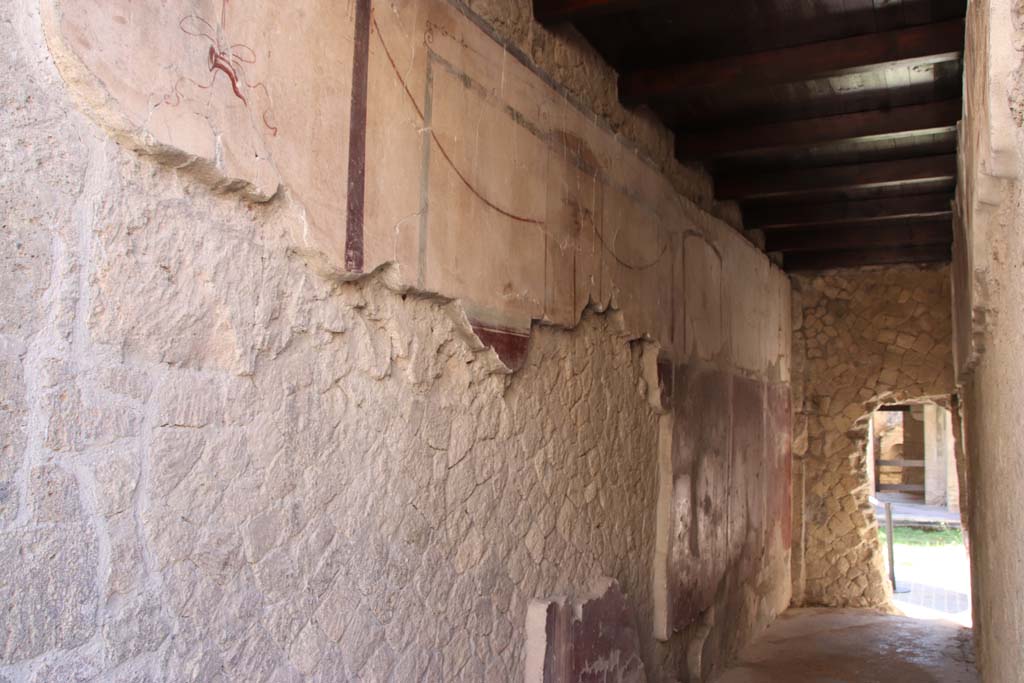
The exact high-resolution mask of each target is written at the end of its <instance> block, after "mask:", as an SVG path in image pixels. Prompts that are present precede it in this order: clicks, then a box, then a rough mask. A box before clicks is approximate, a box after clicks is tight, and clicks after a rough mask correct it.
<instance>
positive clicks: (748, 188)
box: [715, 154, 956, 199]
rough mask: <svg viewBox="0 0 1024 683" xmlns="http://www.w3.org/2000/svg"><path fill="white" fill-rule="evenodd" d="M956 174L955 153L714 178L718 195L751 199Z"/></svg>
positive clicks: (716, 194)
mask: <svg viewBox="0 0 1024 683" xmlns="http://www.w3.org/2000/svg"><path fill="white" fill-rule="evenodd" d="M955 177H956V155H954V154H940V155H935V156H927V157H917V158H914V159H900V160H898V161H878V162H874V163H868V164H850V165H845V166H824V167H821V168H802V169H797V170H779V171H774V172H770V171H769V172H759V173H756V174H742V175H730V176H724V177H722V178H720V179H718V178H716V180H715V197H716V198H718V199H755V198H759V197H780V196H787V195H800V194H805V193H813V192H820V191H826V190H850V189H854V188H870V187H886V186H892V185H903V186H906V185H913V184H915V183H921V182H932V181H936V180H949V179H952V178H955Z"/></svg>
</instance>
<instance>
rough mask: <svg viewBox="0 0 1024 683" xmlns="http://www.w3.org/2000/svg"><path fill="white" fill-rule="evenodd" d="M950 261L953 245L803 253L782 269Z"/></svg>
mask: <svg viewBox="0 0 1024 683" xmlns="http://www.w3.org/2000/svg"><path fill="white" fill-rule="evenodd" d="M949 260H950V245H948V244H934V245H924V246H913V247H881V248H871V249H844V250H838V251H800V252H794V253H792V254H786V255H785V256H784V257H783V261H782V267H783V269H785V270H787V271H806V270H827V269H829V268H857V267H861V266H882V265H896V264H899V263H948V262H949Z"/></svg>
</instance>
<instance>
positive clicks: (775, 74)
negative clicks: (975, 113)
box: [534, 0, 966, 270]
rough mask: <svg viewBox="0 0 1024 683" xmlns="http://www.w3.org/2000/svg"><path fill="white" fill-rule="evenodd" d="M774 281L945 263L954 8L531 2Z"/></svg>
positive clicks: (921, 0)
mask: <svg viewBox="0 0 1024 683" xmlns="http://www.w3.org/2000/svg"><path fill="white" fill-rule="evenodd" d="M534 12H535V15H536V17H537V19H538V20H539V21H541V22H543V23H545V24H548V25H554V24H558V23H561V22H571V23H572V24H574V25H575V27H576V28H577V29H578V30H579V31H580V32H581V33H582V34H583V35H584V36H585V37H586V38H587V39H588V40H589V41H590V42H591V43H592V44H593V45H594V46H595V47H596V48H597V50H598V51H600V53H601V54H602V55H603V56H604V58H605V59H606V60H607V61H608V62H609V63H610V64H611V65H612V66H614V67H615V68H616V69H617V70H618V72H619V75H620V76H619V97H620V99H621V101H622V102H623V103H624V104H625V105H627V106H638V105H646V106H648V107H650V108H651V109H652V110H653V111H654V112H655V113H656V114H657V115H658V116H659V117H660V119H661V120H662V121H663V122H664V123H665V124H666V125H667V126H668V127H669V128H670V129H672V130H673V131H674V132H675V135H676V155H677V157H678V158H679V159H680V160H681V161H686V162H692V161H699V162H701V163H703V164H705V165H706V167H707V168H708V170H709V171H710V172H711V174H712V176H713V177H714V181H715V196H716V198H717V199H721V200H735V201H737V202H739V204H740V206H741V207H742V209H743V216H744V225H745V227H746V228H747V229H758V230H763V231H764V232H765V248H766V250H767V251H769V252H780V253H781V254H782V256H783V266H784V267H785V268H786V269H787V270H816V269H823V268H830V267H840V266H860V265H873V264H894V263H922V262H945V261H948V260H949V257H950V247H951V242H952V213H951V202H952V199H953V193H954V189H955V183H956V170H957V169H956V144H957V138H956V124H957V121H958V120H959V119H960V112H961V91H962V77H963V76H962V71H963V59H962V57H963V45H964V14H965V12H966V0H724V1H720V2H688V1H684V0H534Z"/></svg>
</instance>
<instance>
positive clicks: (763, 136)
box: [676, 99, 961, 161]
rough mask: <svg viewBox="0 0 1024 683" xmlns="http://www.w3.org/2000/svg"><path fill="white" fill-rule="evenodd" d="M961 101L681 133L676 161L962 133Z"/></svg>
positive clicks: (944, 101)
mask: <svg viewBox="0 0 1024 683" xmlns="http://www.w3.org/2000/svg"><path fill="white" fill-rule="evenodd" d="M960 111H961V103H960V100H959V99H956V100H943V101H941V102H931V103H928V104H918V105H913V106H908V107H896V108H894V109H888V110H879V111H864V112H857V113H855V114H842V115H839V116H825V117H821V118H816V119H804V120H800V121H787V122H785V123H768V124H760V125H756V124H755V125H750V126H736V127H732V128H722V129H718V130H712V131H704V132H700V131H695V132H689V133H686V132H683V133H676V156H677V157H679V158H680V159H682V160H685V161H692V160H700V159H715V158H719V157H723V156H728V155H730V154H737V153H741V152H750V151H756V150H764V149H775V148H783V147H796V146H801V145H815V144H822V143H829V142H840V141H855V140H867V139H886V138H896V137H902V136H906V135H908V134H913V133H925V132H930V133H938V132H943V131H948V130H954V129H955V128H956V122H957V121H959V120H960Z"/></svg>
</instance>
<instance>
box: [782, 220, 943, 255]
mask: <svg viewBox="0 0 1024 683" xmlns="http://www.w3.org/2000/svg"><path fill="white" fill-rule="evenodd" d="M952 240H953V224H952V221H951V220H949V219H947V220H945V221H930V222H927V223H898V224H895V225H882V226H879V225H874V226H870V227H867V226H866V227H857V228H847V227H833V228H831V229H827V230H819V229H814V228H810V229H808V228H799V229H793V230H780V231H775V232H770V233H768V235H767V236H766V244H765V251H782V252H795V251H825V250H832V249H867V248H871V247H904V246H914V245H926V244H949V243H950V242H951V241H952Z"/></svg>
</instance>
